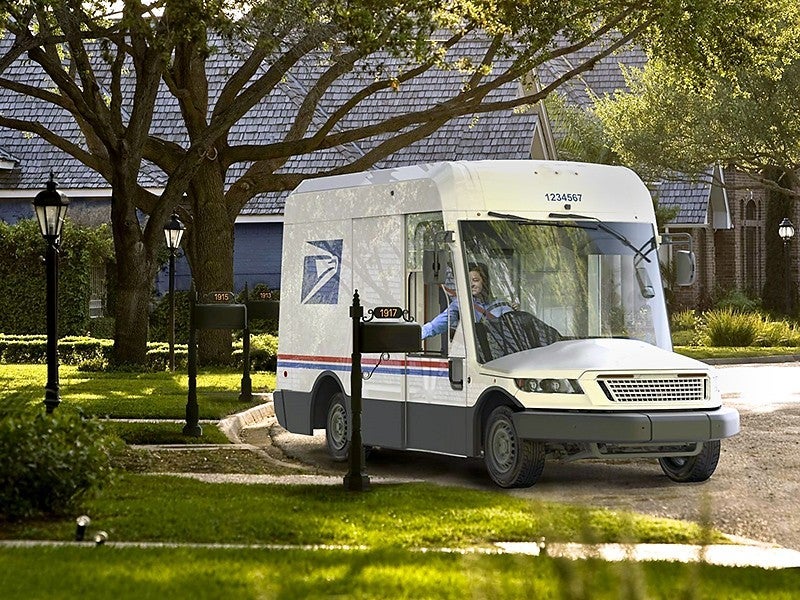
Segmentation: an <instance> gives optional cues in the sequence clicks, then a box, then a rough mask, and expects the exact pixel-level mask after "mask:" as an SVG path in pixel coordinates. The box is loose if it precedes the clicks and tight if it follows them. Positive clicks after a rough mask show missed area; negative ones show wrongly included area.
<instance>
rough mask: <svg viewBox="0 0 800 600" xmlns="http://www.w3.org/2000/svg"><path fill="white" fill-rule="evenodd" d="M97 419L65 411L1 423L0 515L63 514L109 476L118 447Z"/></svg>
mask: <svg viewBox="0 0 800 600" xmlns="http://www.w3.org/2000/svg"><path fill="white" fill-rule="evenodd" d="M121 447H122V446H121V442H120V440H119V439H118V438H116V437H112V436H109V435H106V434H104V432H103V429H102V426H101V425H100V424H99V423H98V422H96V421H85V420H83V418H82V417H81V416H80V415H79V414H78V413H77V412H74V411H69V410H67V409H65V408H64V407H60V408H59V410H57V411H56V412H54V413H53V414H52V415H47V414H44V413H43V412H37V413H31V412H30V411H25V412H21V413H18V414H15V415H11V416H7V417H5V418H3V420H1V421H0V456H2V457H3V460H2V462H0V514H1V515H2V516H4V517H5V518H7V519H11V520H13V519H18V518H22V517H28V516H32V515H39V514H46V515H63V514H66V513H67V512H68V511H69V510H70V509H72V508H74V507H75V505H76V503H77V502H78V501H79V500H80V499H81V498H82V497H83V496H85V495H86V494H87V493H89V492H92V491H95V490H97V489H99V488H100V487H102V486H103V485H104V484H105V483H106V482H108V480H109V478H110V477H111V475H112V472H113V470H112V466H111V460H112V457H113V456H114V454H115V453H116V452H118V451H119V450H120V449H121Z"/></svg>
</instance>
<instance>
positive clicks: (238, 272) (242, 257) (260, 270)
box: [233, 222, 283, 291]
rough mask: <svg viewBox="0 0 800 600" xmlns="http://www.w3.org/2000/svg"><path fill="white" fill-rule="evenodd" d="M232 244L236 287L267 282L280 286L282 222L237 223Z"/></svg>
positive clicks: (239, 288) (271, 285)
mask: <svg viewBox="0 0 800 600" xmlns="http://www.w3.org/2000/svg"><path fill="white" fill-rule="evenodd" d="M235 235H236V237H235V241H234V248H233V273H234V285H235V287H236V291H240V290H242V289H244V286H245V284H247V285H248V287H249V288H250V289H253V287H254V286H255V285H257V284H259V283H264V284H266V285H268V286H269V287H270V289H273V290H275V289H279V288H280V287H281V250H282V249H283V223H275V222H272V223H237V224H236V229H235Z"/></svg>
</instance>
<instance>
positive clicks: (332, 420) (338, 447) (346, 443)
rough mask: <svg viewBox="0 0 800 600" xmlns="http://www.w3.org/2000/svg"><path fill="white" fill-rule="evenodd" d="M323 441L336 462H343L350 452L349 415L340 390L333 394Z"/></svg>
mask: <svg viewBox="0 0 800 600" xmlns="http://www.w3.org/2000/svg"><path fill="white" fill-rule="evenodd" d="M325 442H326V443H327V446H328V454H330V456H331V458H332V459H333V460H335V461H336V462H344V461H346V460H347V456H348V454H349V453H350V415H349V414H348V411H347V402H346V400H345V396H344V394H342V393H341V392H339V393H337V394H334V395H333V397H332V398H331V405H330V407H329V408H328V418H327V421H326V422H325Z"/></svg>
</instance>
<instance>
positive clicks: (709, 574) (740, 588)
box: [0, 546, 800, 600]
mask: <svg viewBox="0 0 800 600" xmlns="http://www.w3.org/2000/svg"><path fill="white" fill-rule="evenodd" d="M0 564H2V565H3V569H2V570H0V589H2V590H3V597H4V598H5V599H7V600H16V599H20V600H22V599H25V600H29V599H32V598H47V599H48V600H60V599H64V600H72V599H73V598H83V599H103V600H106V599H108V598H114V599H115V600H128V599H131V600H149V599H153V600H162V599H165V598H170V599H173V598H191V599H192V600H198V599H206V598H208V599H218V598H236V599H237V600H251V599H252V600H256V599H271V598H276V599H277V598H280V599H287V600H289V599H292V600H293V599H298V600H300V599H307V598H308V599H311V598H359V599H364V600H367V599H376V600H385V599H388V598H391V599H425V598H441V599H452V600H463V599H465V598H471V599H476V600H477V599H487V600H488V599H496V598H520V599H522V598H525V599H528V600H549V599H553V600H563V599H586V600H589V599H592V600H605V599H608V600H619V599H620V598H629V599H635V598H648V599H652V600H656V599H658V600H662V599H663V600H674V599H678V598H681V599H687V600H700V599H708V600H717V599H731V598H741V599H744V598H746V599H751V600H761V599H763V600H782V599H786V600H789V599H792V598H796V597H797V596H796V594H797V586H798V583H800V580H799V579H798V575H797V573H796V572H793V571H771V572H765V571H761V570H759V569H729V568H722V567H712V566H708V565H677V564H667V563H641V564H630V563H603V562H599V561H583V562H578V563H575V562H569V561H564V560H556V559H550V558H534V557H523V556H512V555H489V556H487V555H475V554H468V555H462V554H441V553H420V552H409V551H405V550H402V549H398V548H380V549H376V550H349V551H343V550H338V551H329V550H316V551H314V550H307V551H303V550H281V551H278V550H262V549H246V548H245V549H206V548H113V547H108V546H103V547H97V548H96V547H93V546H87V547H69V548H0ZM43 590H47V592H46V593H42V591H43Z"/></svg>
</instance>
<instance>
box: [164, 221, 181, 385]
mask: <svg viewBox="0 0 800 600" xmlns="http://www.w3.org/2000/svg"><path fill="white" fill-rule="evenodd" d="M185 230H186V226H185V225H184V224H183V223H182V222H181V220H180V219H179V218H178V215H177V214H175V213H172V216H171V217H170V219H169V221H167V224H166V225H164V237H165V238H166V240H167V248H169V322H170V326H169V370H170V371H174V370H175V252H177V250H178V248H180V245H181V238H183V232H184V231H185Z"/></svg>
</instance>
